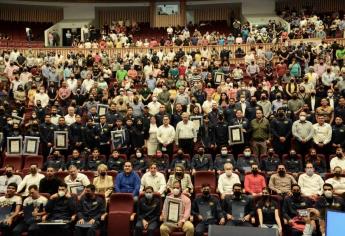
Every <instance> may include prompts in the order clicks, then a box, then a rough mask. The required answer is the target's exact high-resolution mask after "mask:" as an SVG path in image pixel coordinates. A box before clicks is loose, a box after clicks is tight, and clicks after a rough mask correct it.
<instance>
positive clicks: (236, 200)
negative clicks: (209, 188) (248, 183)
mask: <svg viewBox="0 0 345 236" xmlns="http://www.w3.org/2000/svg"><path fill="white" fill-rule="evenodd" d="M232 191H233V193H234V194H233V195H228V196H226V197H225V199H224V202H223V210H224V212H225V214H226V219H227V223H226V225H231V226H249V227H250V226H252V224H251V223H250V220H251V217H252V216H254V214H255V211H254V208H253V203H252V198H251V197H249V196H247V195H244V194H242V186H241V184H240V183H236V184H234V186H233V187H232Z"/></svg>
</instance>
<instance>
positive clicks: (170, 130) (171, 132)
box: [157, 115, 176, 156]
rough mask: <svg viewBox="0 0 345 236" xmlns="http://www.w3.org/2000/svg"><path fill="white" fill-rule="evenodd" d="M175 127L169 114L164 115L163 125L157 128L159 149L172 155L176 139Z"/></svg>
mask: <svg viewBox="0 0 345 236" xmlns="http://www.w3.org/2000/svg"><path fill="white" fill-rule="evenodd" d="M175 135H176V132H175V128H174V127H173V126H172V125H170V118H169V116H168V115H164V116H163V125H161V126H159V128H158V129H157V140H158V143H159V149H160V150H161V151H162V152H163V153H164V154H168V155H169V156H172V154H173V146H174V140H175Z"/></svg>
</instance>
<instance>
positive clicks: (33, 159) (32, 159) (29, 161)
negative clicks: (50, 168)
mask: <svg viewBox="0 0 345 236" xmlns="http://www.w3.org/2000/svg"><path fill="white" fill-rule="evenodd" d="M34 164H36V165H37V167H38V168H39V169H42V167H43V156H41V155H38V156H25V157H24V167H23V169H27V168H30V166H31V165H34Z"/></svg>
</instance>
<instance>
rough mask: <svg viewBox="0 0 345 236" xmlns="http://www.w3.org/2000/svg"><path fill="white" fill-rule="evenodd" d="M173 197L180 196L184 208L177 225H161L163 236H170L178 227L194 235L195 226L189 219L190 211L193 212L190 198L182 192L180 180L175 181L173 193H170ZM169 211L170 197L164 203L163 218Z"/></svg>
mask: <svg viewBox="0 0 345 236" xmlns="http://www.w3.org/2000/svg"><path fill="white" fill-rule="evenodd" d="M169 197H171V198H178V199H181V201H182V209H183V211H182V212H180V215H179V220H178V224H177V226H176V227H174V226H171V225H170V224H169V225H168V224H166V223H163V224H162V225H161V227H160V233H161V236H169V234H170V233H171V232H172V231H174V230H175V229H176V228H179V229H182V231H183V232H185V233H186V236H194V226H193V224H192V223H191V222H190V221H189V217H190V212H191V202H190V199H189V198H188V197H187V196H186V195H184V194H183V193H182V189H181V184H180V182H179V181H176V182H174V184H173V190H172V193H171V194H169ZM167 213H168V198H166V199H165V201H164V205H163V211H162V215H161V220H162V221H165V220H166V218H167V215H166V214H167Z"/></svg>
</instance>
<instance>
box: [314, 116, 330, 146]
mask: <svg viewBox="0 0 345 236" xmlns="http://www.w3.org/2000/svg"><path fill="white" fill-rule="evenodd" d="M313 128H314V135H313V141H314V143H315V144H316V145H317V146H318V148H319V149H322V148H324V147H325V145H327V144H328V143H329V142H330V141H331V138H332V127H331V125H330V124H328V123H325V117H324V116H323V115H320V116H317V123H316V124H314V125H313Z"/></svg>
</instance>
